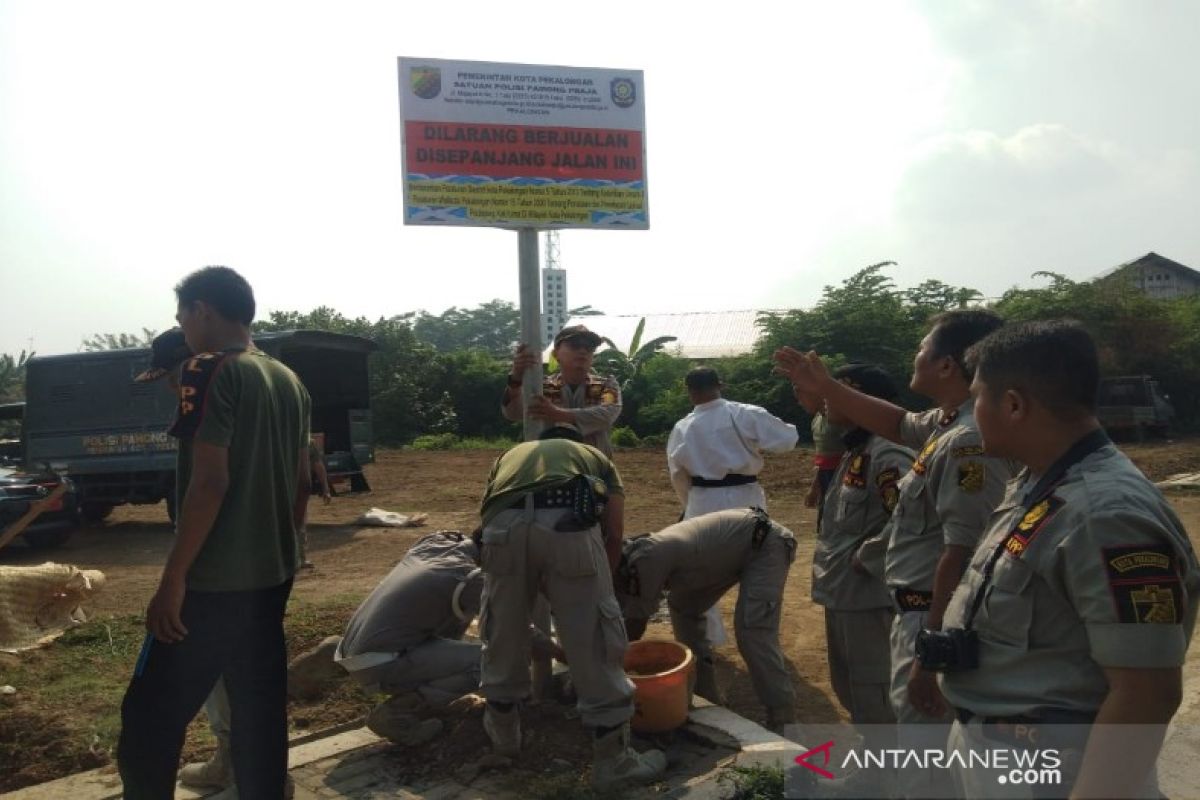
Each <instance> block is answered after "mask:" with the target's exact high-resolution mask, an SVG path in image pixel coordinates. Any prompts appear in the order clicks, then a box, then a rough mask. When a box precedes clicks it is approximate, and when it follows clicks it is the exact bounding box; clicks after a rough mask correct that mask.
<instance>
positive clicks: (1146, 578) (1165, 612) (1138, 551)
mask: <svg viewBox="0 0 1200 800" xmlns="http://www.w3.org/2000/svg"><path fill="white" fill-rule="evenodd" d="M1103 553H1104V567H1105V570H1106V571H1107V573H1108V588H1109V591H1110V592H1111V593H1112V596H1113V601H1114V603H1115V605H1116V609H1117V620H1118V621H1120V622H1134V623H1141V624H1159V625H1177V624H1179V622H1180V621H1181V620H1182V610H1183V608H1184V601H1183V591H1182V588H1181V587H1180V584H1179V571H1178V569H1176V566H1175V554H1174V552H1173V551H1172V550H1171V548H1170V547H1169V546H1167V545H1164V544H1153V545H1129V546H1123V547H1106V548H1104V550H1103Z"/></svg>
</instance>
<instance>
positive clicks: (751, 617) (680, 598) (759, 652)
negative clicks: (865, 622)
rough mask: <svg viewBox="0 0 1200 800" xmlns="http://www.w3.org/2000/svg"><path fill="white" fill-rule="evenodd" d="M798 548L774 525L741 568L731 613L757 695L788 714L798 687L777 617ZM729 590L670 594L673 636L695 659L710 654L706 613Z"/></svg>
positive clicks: (723, 588) (723, 587)
mask: <svg viewBox="0 0 1200 800" xmlns="http://www.w3.org/2000/svg"><path fill="white" fill-rule="evenodd" d="M795 552H796V541H795V539H793V538H791V537H790V536H788V537H784V536H781V535H780V534H779V533H778V530H777V529H776V528H772V530H771V532H770V533H768V534H767V536H766V538H765V539H764V540H763V543H762V545H761V546H760V547H759V548H758V550H755V551H754V552H753V555H751V557H750V560H749V562H748V563H747V564H746V566H745V567H744V568H743V569H742V574H741V576H740V581H739V589H738V599H737V605H736V606H735V607H734V611H733V629H734V635H735V636H736V637H737V646H738V652H739V653H741V654H742V658H743V659H745V661H746V667H747V669H749V671H750V681H751V683H753V684H754V692H755V694H757V695H758V699H759V701H760V702H761V703H762V704H763V705H764V706H766V707H767V708H768V709H779V710H786V711H787V712H791V710H792V708H793V706H794V704H795V702H796V690H795V688H794V687H793V684H792V676H791V674H790V673H789V672H788V668H787V661H786V660H785V659H784V657H783V652H782V651H781V650H780V649H779V620H780V616H781V614H782V612H783V588H784V585H785V584H786V583H787V576H788V570H789V568H790V567H791V565H792V559H793V558H794V557H795ZM728 589H729V587H728V586H717V587H713V588H711V589H707V590H688V591H683V590H677V591H672V592H671V593H670V594H668V596H667V606H668V608H670V610H671V625H672V627H673V628H674V630H675V637H676V638H677V639H679V641H681V642H682V643H684V644H686V645H687V646H688V647H690V648H691V649H692V652H693V653H694V654H695V656H696V659H697V660H700V659H707V658H711V657H712V645H711V643H710V642H709V639H708V636H707V632H706V629H707V624H706V622H707V620H706V616H705V615H706V612H707V611H708V610H709V609H710V608H712V607H713V606H714V605H715V604H716V603H717V601H718V600H720V599H721V595H723V594H725V592H726V591H728Z"/></svg>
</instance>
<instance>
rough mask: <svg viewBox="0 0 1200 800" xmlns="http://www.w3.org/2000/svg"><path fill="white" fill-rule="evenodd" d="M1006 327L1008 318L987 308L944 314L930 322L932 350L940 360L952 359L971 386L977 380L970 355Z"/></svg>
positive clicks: (946, 312)
mask: <svg viewBox="0 0 1200 800" xmlns="http://www.w3.org/2000/svg"><path fill="white" fill-rule="evenodd" d="M1003 325H1004V318H1003V317H1001V316H1000V315H999V314H997V313H996V312H995V311H989V310H988V309H986V308H956V309H954V310H953V311H943V312H942V313H941V314H937V315H935V316H934V317H932V318H931V319H930V320H929V326H930V329H929V332H930V334H931V336H930V340H929V343H930V346H931V347H932V349H933V355H934V356H936V357H937V358H945V357H946V356H949V357H950V358H952V359H954V363H955V364H958V368H959V369H961V370H962V373H963V377H964V378H966V379H967V382H968V383H970V382H971V378H973V377H974V376H975V372H974V370H973V369H972V368H971V367H969V366H968V365H967V360H966V353H967V350H968V349H969V348H970V347H971V345H973V344H975V343H976V342H978V341H980V340H981V339H983V338H984V337H985V336H987V335H988V334H990V333H992V332H993V331H995V330H997V329H999V328H1000V327H1001V326H1003Z"/></svg>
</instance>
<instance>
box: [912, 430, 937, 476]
mask: <svg viewBox="0 0 1200 800" xmlns="http://www.w3.org/2000/svg"><path fill="white" fill-rule="evenodd" d="M937 443H938V437H936V436H934V437H933V438H932V439H930V440H929V441H928V442H926V443H925V447H924V448H923V449H922V450H921V454H920V455H919V456H917V460H916V461H914V462H913V465H912V471H913V472H915V473H917V474H918V475H924V474H925V470H927V469H928V467H926V466H925V462H926V461H927V460H929V457H930V456H932V455H933V451H934V450H936V449H937Z"/></svg>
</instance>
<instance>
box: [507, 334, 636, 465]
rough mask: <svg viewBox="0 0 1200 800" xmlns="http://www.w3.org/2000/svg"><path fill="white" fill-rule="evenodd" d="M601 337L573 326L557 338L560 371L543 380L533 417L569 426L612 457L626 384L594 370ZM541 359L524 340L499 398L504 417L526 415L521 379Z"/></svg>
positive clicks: (542, 422) (544, 422)
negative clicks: (593, 364) (616, 426)
mask: <svg viewBox="0 0 1200 800" xmlns="http://www.w3.org/2000/svg"><path fill="white" fill-rule="evenodd" d="M600 342H601V339H600V336H599V335H597V334H596V333H594V332H592V331H589V330H588V329H587V328H586V327H584V326H583V325H570V326H568V327H566V328H563V329H562V330H561V331H559V332H558V335H557V336H555V337H554V359H555V360H556V361H557V362H558V371H557V372H555V373H553V374H551V375H548V376H547V377H546V379H545V380H544V381H543V382H542V393H541V394H540V395H534V396H533V399H532V400H531V402H530V406H529V416H531V417H533V418H534V419H535V420H537V421H538V422H539V423H540V428H541V429H545V428H548V427H553V426H555V425H569V426H571V427H573V428H575V429H576V430H578V431H579V433H580V434H581V435H582V436H583V441H584V443H585V444H590V445H592V446H593V447H595V448H597V449H598V450H600V452H602V453H604V454H605V455H606V456H611V455H612V442H610V441H609V434H610V433H611V432H612V428H613V425H614V424H615V423H616V421H617V417H619V416H620V415H621V387H620V386H619V385H618V384H617V382H616V381H615V380H613V379H612V378H609V377H602V376H600V375H597V374H596V373H595V372H592V360H593V359H594V358H595V355H596V348H597V347H599V346H600ZM538 363H539V356H538V354H537V353H533V352H531V351H530V350H529V348H528V347H527V346H526V345H524V344H522V345H519V346H518V347H517V353H516V356H515V357H514V358H513V364H512V372H510V373H509V375H508V386H507V387H505V389H504V397H503V399H502V400H501V402H500V406H501V410H502V411H503V413H504V418H505V419H509V420H512V421H513V422H520V421H521V420H522V419H523V416H524V413H525V404H524V400H523V399H522V397H521V382H522V379H523V378H524V375H525V370H527V369H528V368H530V367H532V366H534V365H536V364H538Z"/></svg>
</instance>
